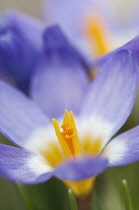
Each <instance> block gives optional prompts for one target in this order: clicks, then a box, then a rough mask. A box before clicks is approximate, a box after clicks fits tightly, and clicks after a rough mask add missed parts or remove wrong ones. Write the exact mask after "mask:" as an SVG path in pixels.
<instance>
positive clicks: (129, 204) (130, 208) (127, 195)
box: [122, 179, 134, 210]
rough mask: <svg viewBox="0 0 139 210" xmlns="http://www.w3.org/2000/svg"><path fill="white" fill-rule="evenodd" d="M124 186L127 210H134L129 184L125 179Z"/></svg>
mask: <svg viewBox="0 0 139 210" xmlns="http://www.w3.org/2000/svg"><path fill="white" fill-rule="evenodd" d="M122 185H123V189H124V196H125V206H126V210H134V208H133V205H132V201H131V200H132V199H131V195H130V191H129V187H128V183H127V181H126V180H125V179H124V180H123V181H122Z"/></svg>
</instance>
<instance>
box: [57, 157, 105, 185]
mask: <svg viewBox="0 0 139 210" xmlns="http://www.w3.org/2000/svg"><path fill="white" fill-rule="evenodd" d="M107 164H108V161H107V159H105V158H100V157H92V158H91V157H90V158H82V159H75V160H71V161H68V162H66V163H64V164H63V165H60V166H58V167H57V168H56V169H55V171H54V175H55V176H56V177H58V178H60V179H64V180H72V181H80V180H83V179H88V178H90V177H93V176H96V175H98V174H100V173H102V172H103V171H104V170H105V169H106V167H107Z"/></svg>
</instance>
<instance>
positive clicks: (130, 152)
mask: <svg viewBox="0 0 139 210" xmlns="http://www.w3.org/2000/svg"><path fill="white" fill-rule="evenodd" d="M104 156H105V157H106V158H108V160H109V166H110V167H112V166H121V165H127V164H130V163H133V162H136V161H139V126H137V127H135V128H133V129H131V130H129V131H126V132H125V133H123V134H121V135H119V136H117V137H115V138H114V139H112V140H111V141H110V142H109V143H108V145H107V146H106V148H105V150H104Z"/></svg>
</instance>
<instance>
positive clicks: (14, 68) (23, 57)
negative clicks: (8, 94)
mask: <svg viewBox="0 0 139 210" xmlns="http://www.w3.org/2000/svg"><path fill="white" fill-rule="evenodd" d="M43 28H44V27H43V25H41V23H39V22H37V21H35V20H33V19H31V18H30V17H28V16H24V15H21V14H18V13H14V12H10V13H9V12H8V13H5V14H4V15H3V16H1V17H0V58H1V62H0V71H1V74H3V75H4V76H5V75H6V74H7V77H9V76H10V77H11V78H13V79H14V81H15V82H16V84H17V85H18V87H19V88H20V89H22V90H23V91H25V92H26V93H28V88H29V83H30V78H31V75H32V73H33V70H34V66H35V64H36V62H37V60H38V58H39V54H40V51H41V47H42V45H41V44H42V31H43ZM27 29H28V30H27ZM32 34H33V37H32ZM4 76H3V77H4Z"/></svg>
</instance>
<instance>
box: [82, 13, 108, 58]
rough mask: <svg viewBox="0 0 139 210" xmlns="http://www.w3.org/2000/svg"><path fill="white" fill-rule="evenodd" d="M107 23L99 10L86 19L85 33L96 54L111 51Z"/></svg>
mask: <svg viewBox="0 0 139 210" xmlns="http://www.w3.org/2000/svg"><path fill="white" fill-rule="evenodd" d="M105 25H106V24H105V23H104V21H103V18H102V17H101V15H100V14H99V13H98V12H94V13H91V15H89V16H88V17H87V18H86V20H85V33H86V34H87V36H88V38H89V39H90V41H91V43H92V50H93V53H95V55H96V56H100V55H102V54H104V53H106V52H108V51H109V46H108V43H107V42H108V32H107V30H106V29H107V27H106V26H105Z"/></svg>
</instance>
